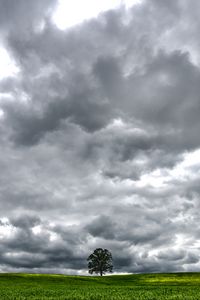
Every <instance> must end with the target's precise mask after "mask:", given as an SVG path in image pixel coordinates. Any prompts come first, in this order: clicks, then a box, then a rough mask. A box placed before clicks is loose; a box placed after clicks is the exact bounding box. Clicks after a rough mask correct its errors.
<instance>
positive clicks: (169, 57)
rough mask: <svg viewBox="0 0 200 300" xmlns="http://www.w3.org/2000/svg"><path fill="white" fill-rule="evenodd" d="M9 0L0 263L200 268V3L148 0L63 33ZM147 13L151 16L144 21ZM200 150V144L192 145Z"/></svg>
mask: <svg viewBox="0 0 200 300" xmlns="http://www.w3.org/2000/svg"><path fill="white" fill-rule="evenodd" d="M56 5H57V2H56V1H42V3H41V1H22V0H20V1H18V2H12V1H0V24H1V30H0V40H1V43H2V45H3V46H4V47H5V48H6V50H7V51H8V53H9V55H10V56H11V57H12V59H13V60H14V61H15V63H16V65H17V67H18V69H19V72H18V74H17V75H16V76H10V77H5V78H2V79H1V80H0V109H1V110H2V111H3V112H4V114H3V115H2V116H0V153H1V155H0V168H1V170H3V171H2V172H1V174H0V201H1V214H0V270H1V271H5V272H6V271H23V272H24V271H27V272H56V273H58V272H61V273H69V274H85V273H86V272H87V261H86V258H87V256H88V255H89V254H90V252H91V251H93V250H94V249H95V248H97V247H102V248H107V249H109V250H110V251H111V252H112V254H113V259H114V267H115V271H116V272H176V271H193V270H194V271H195V270H198V268H199V254H198V253H199V245H200V244H199V226H198V222H199V221H198V220H199V192H200V190H199V179H200V173H199V159H198V154H199V149H200V139H199V131H200V127H199V111H200V101H199V92H200V90H199V80H200V69H199V62H200V60H199V54H198V53H199V44H198V43H197V41H198V33H199V18H198V16H197V13H196V12H197V11H198V9H199V4H198V3H197V1H193V0H191V1H190V3H189V2H188V1H187V0H185V1H171V0H169V1H164V0H163V1H158V0H150V1H144V2H143V3H142V4H140V5H138V6H134V7H132V8H130V9H128V10H125V8H123V7H121V8H118V9H115V10H110V11H108V12H106V13H103V14H101V15H99V17H98V18H96V19H92V20H90V21H88V22H85V23H83V24H80V25H79V26H76V27H74V28H70V29H67V30H64V31H61V30H59V29H58V28H57V27H56V25H55V24H53V22H52V21H51V16H52V12H53V10H55V7H56ZM144 20H145V22H144ZM195 151H196V152H195Z"/></svg>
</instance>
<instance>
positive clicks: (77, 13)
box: [53, 0, 142, 30]
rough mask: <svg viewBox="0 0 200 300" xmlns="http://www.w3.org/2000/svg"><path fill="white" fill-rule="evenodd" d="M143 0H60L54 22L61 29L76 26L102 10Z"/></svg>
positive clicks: (127, 6)
mask: <svg viewBox="0 0 200 300" xmlns="http://www.w3.org/2000/svg"><path fill="white" fill-rule="evenodd" d="M141 2H142V0H98V1H94V0H84V1H82V0H73V1H71V0H59V4H58V7H57V10H56V11H55V13H54V15H53V22H54V23H55V24H56V26H57V27H58V28H59V29H61V30H64V29H67V28H69V27H72V26H75V25H77V24H79V23H81V22H83V21H84V20H88V19H91V18H95V17H97V16H98V15H99V14H100V13H101V12H104V11H107V10H109V9H114V8H117V7H119V6H120V5H124V6H125V7H126V8H129V7H131V6H133V5H136V4H140V3H141Z"/></svg>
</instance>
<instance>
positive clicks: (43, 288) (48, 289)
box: [0, 273, 200, 300]
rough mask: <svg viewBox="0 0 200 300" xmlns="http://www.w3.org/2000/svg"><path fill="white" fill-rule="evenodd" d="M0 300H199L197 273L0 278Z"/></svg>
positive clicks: (13, 275) (11, 275) (199, 289)
mask: <svg viewBox="0 0 200 300" xmlns="http://www.w3.org/2000/svg"><path fill="white" fill-rule="evenodd" d="M0 299H6V300H9V299H12V300H13V299H16V300H18V299H20V300H25V299H30V300H31V299H44V300H45V299H46V300H47V299H48V300H51V299H62V300H64V299H65V300H114V299H116V300H165V299H171V300H172V299H173V300H185V299H187V300H199V299H200V273H175V274H137V275H113V276H104V277H93V276H92V277H89V276H88V277H87V276H64V275H42V274H0Z"/></svg>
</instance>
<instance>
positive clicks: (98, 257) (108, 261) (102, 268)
mask: <svg viewBox="0 0 200 300" xmlns="http://www.w3.org/2000/svg"><path fill="white" fill-rule="evenodd" d="M87 260H88V261H89V262H88V269H89V273H90V274H93V273H96V274H100V275H101V276H102V275H103V274H105V273H106V272H110V273H112V269H113V265H112V254H111V253H110V252H109V251H108V250H107V249H102V248H97V249H96V250H94V252H93V253H92V254H90V256H88V259H87Z"/></svg>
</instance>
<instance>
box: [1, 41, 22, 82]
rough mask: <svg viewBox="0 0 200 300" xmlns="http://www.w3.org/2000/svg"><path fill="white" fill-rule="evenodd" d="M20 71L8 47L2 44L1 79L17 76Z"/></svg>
mask: <svg viewBox="0 0 200 300" xmlns="http://www.w3.org/2000/svg"><path fill="white" fill-rule="evenodd" d="M18 72H19V68H18V67H17V65H16V63H15V62H14V61H13V60H12V59H11V57H10V55H9V53H8V52H7V51H6V49H5V48H3V47H2V46H0V80H1V79H3V78H5V77H9V76H15V75H16V74H17V73H18Z"/></svg>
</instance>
